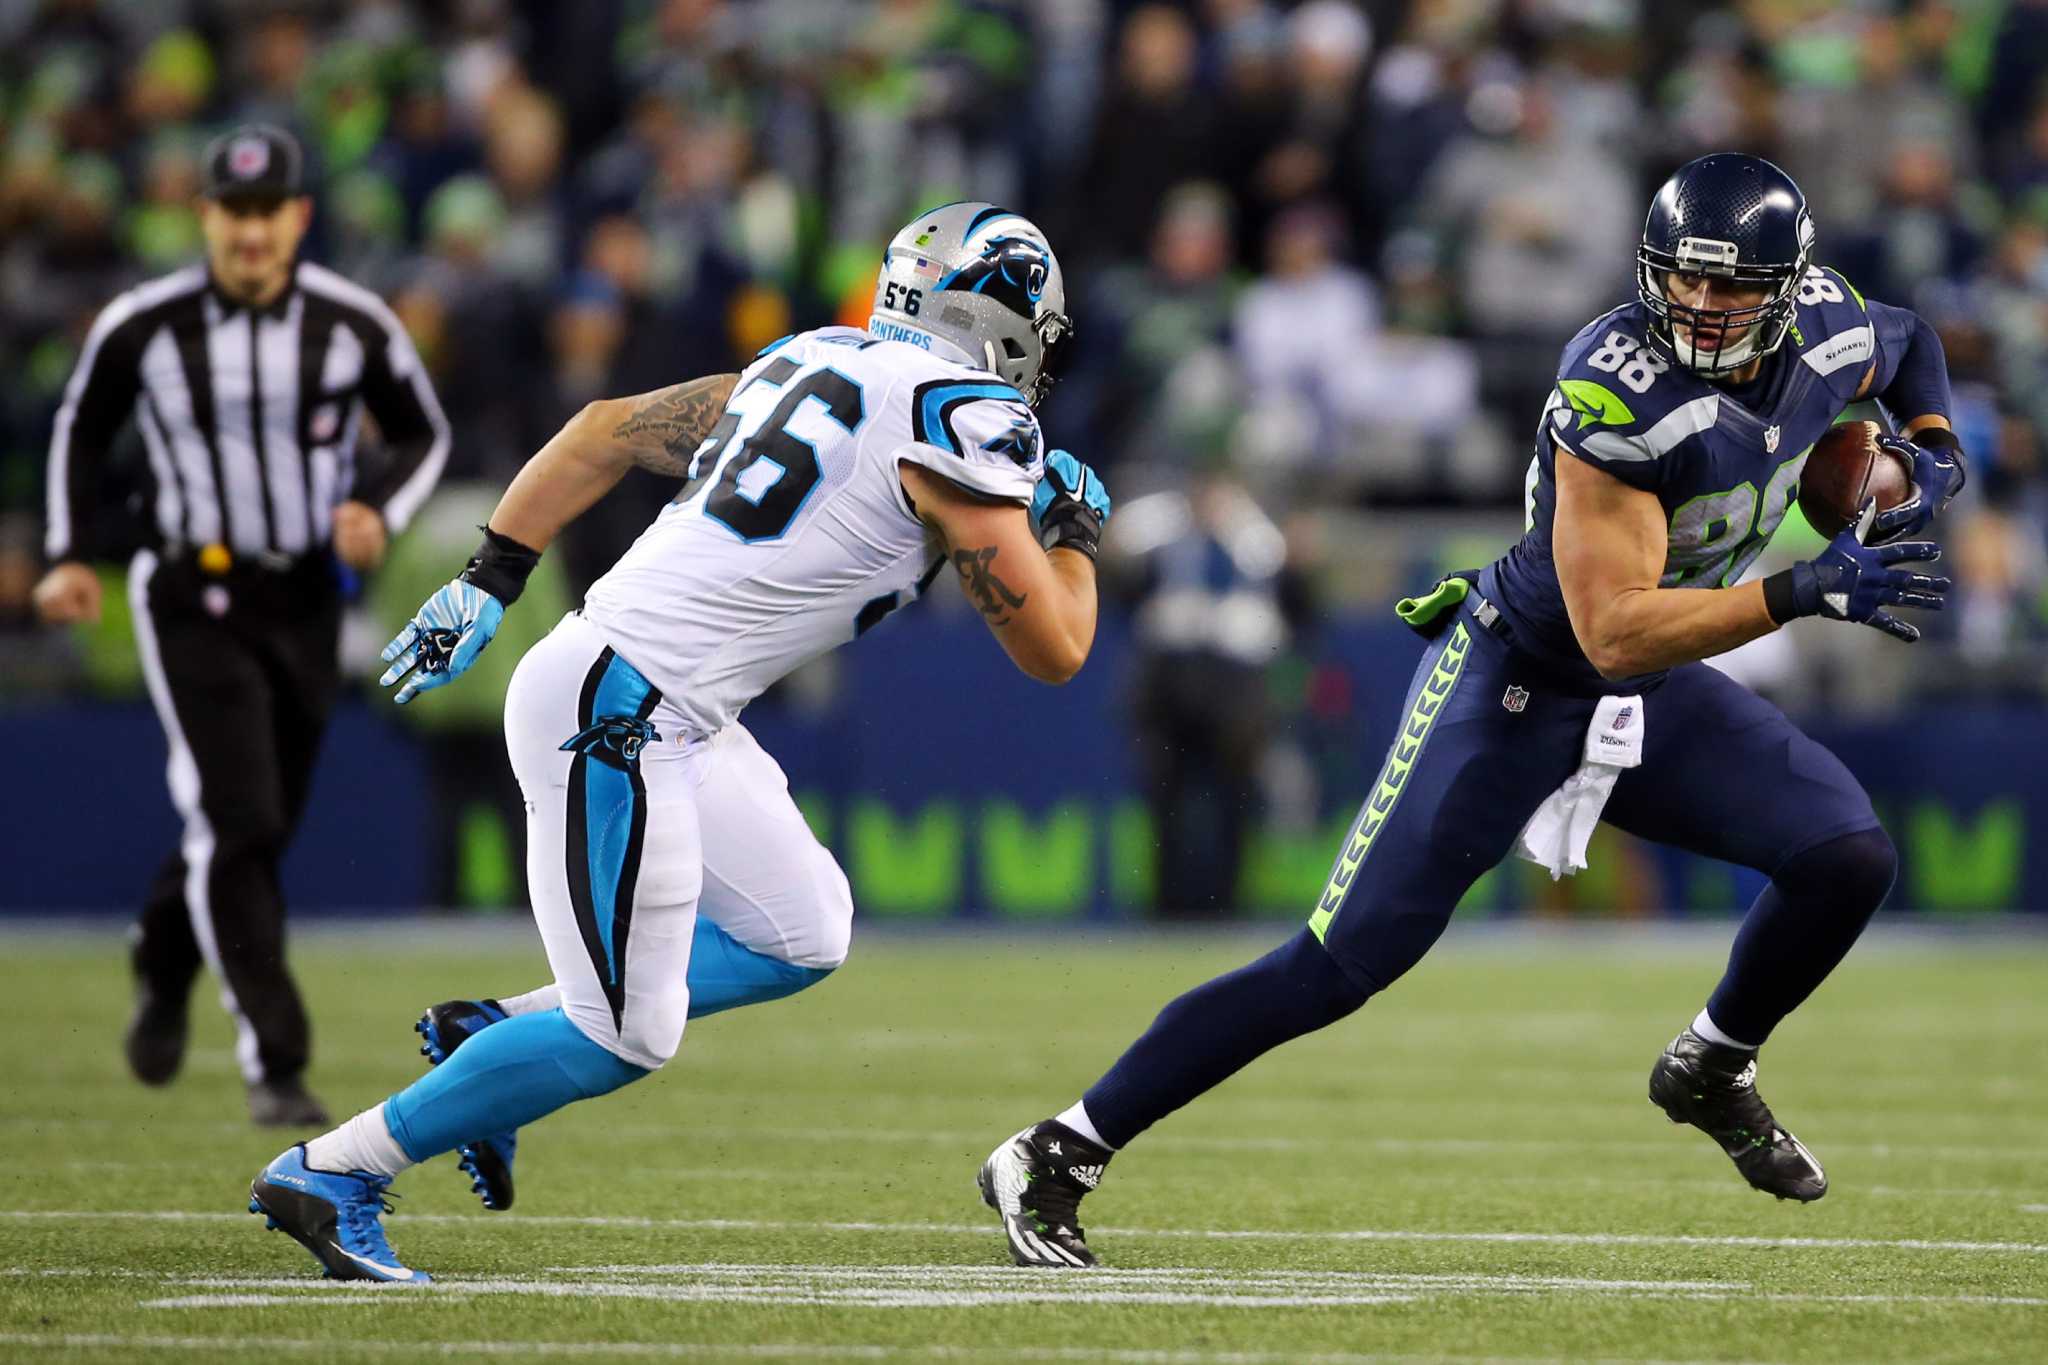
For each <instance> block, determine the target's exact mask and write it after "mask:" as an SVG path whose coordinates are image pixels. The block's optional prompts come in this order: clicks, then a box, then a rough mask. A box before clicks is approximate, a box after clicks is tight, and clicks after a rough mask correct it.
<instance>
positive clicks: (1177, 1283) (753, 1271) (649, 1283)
mask: <svg viewBox="0 0 2048 1365" xmlns="http://www.w3.org/2000/svg"><path fill="white" fill-rule="evenodd" d="M165 1282H166V1283H167V1284H177V1285H179V1286H180V1287H183V1288H187V1289H192V1288H201V1289H211V1290H213V1291H215V1292H211V1293H196V1294H195V1293H185V1294H177V1295H171V1296H166V1297H161V1298H150V1299H144V1300H142V1301H141V1303H140V1305H139V1306H140V1307H143V1308H151V1309H183V1310H192V1309H201V1310H205V1309H218V1308H245V1307H252V1306H281V1305H282V1306H288V1305H291V1304H294V1303H320V1304H328V1303H335V1302H354V1303H367V1302H371V1301H373V1300H374V1301H375V1302H377V1303H379V1304H389V1305H397V1304H408V1305H415V1306H428V1305H434V1304H445V1303H448V1302H450V1301H461V1300H468V1299H473V1298H477V1297H481V1296H495V1295H509V1296H516V1297H533V1298H549V1299H603V1300H623V1301H629V1302H651V1303H748V1304H755V1305H762V1304H775V1305H779V1306H787V1307H843V1308H884V1309H901V1308H922V1309H961V1308H989V1307H1003V1306H1016V1305H1019V1304H1040V1303H1058V1304H1061V1305H1062V1306H1065V1307H1068V1308H1073V1307H1078V1306H1082V1305H1089V1306H1099V1305H1132V1304H1140V1305H1149V1306H1170V1307H1201V1308H1212V1309H1213V1308H1358V1307H1373V1306H1379V1305H1387V1304H1398V1303H1413V1302H1417V1301H1420V1300H1425V1299H1472V1298H1501V1297H1510V1298H1512V1297H1565V1298H1572V1297H1596V1298H1622V1299H1658V1300H1729V1301H1733V1300H1741V1301H1744V1302H1755V1301H1758V1300H1762V1301H1767V1302H1772V1303H1790V1304H1861V1305H1877V1306H1887V1305H1905V1304H1912V1305H1943V1306H1950V1307H1962V1306H1968V1307H2000V1308H2048V1298H2035V1297H2024V1296H2016V1295H1993V1294H1809V1293H1793V1292H1785V1293H1780V1292H1768V1291H1759V1290H1758V1289H1757V1288H1756V1287H1755V1286H1754V1285H1752V1284H1749V1283H1746V1282H1741V1281H1727V1280H1704V1281H1702V1280H1637V1279H1597V1278H1589V1277H1582V1276H1545V1275H1513V1274H1508V1275H1489V1274H1480V1273H1454V1274H1377V1273H1368V1272H1347V1271H1255V1272H1249V1273H1236V1272H1230V1271H1221V1270H1213V1269H1153V1270H1097V1271H1091V1272H1088V1273H1085V1274H1079V1275H1059V1276H1054V1275H1047V1274H1044V1273H1042V1272H1035V1271H1020V1270H1017V1269H1014V1268H1010V1267H983V1266H926V1265H895V1266H856V1267H838V1266H790V1265H751V1264H731V1263H721V1262H714V1263H709V1264H702V1265H695V1264H666V1265H646V1266H612V1267H597V1268H590V1269H571V1270H568V1271H567V1277H566V1278H560V1279H555V1278H538V1277H532V1276H479V1277H474V1278H464V1279H447V1280H441V1281H437V1282H435V1283H434V1284H433V1285H430V1286H427V1287H425V1288H423V1289H414V1288H408V1289H400V1290H397V1291H396V1292H394V1291H393V1290H391V1289H390V1288H380V1289H376V1290H372V1291H371V1292H370V1293H368V1294H364V1293H362V1292H360V1290H358V1289H355V1288H352V1287H350V1286H347V1285H335V1284H332V1283H328V1282H323V1281H314V1280H303V1279H292V1278H283V1279H280V1278H255V1279H250V1278H237V1277H210V1278H208V1277H196V1278H195V1277H182V1278H181V1277H165Z"/></svg>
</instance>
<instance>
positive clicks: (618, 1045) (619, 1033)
mask: <svg viewBox="0 0 2048 1365" xmlns="http://www.w3.org/2000/svg"><path fill="white" fill-rule="evenodd" d="M562 1013H563V1014H564V1015H565V1016H567V1018H568V1020H569V1022H570V1023H572V1024H574V1025H575V1026H576V1031H577V1032H578V1033H580V1034H582V1035H583V1037H584V1038H586V1039H587V1040H589V1041H590V1042H591V1043H593V1044H595V1045H596V1046H597V1047H598V1048H599V1049H601V1050H602V1051H603V1052H605V1053H606V1054H607V1055H608V1056H610V1057H611V1058H612V1059H613V1060H614V1061H616V1062H618V1063H620V1064H622V1065H624V1066H627V1067H631V1068H633V1069H634V1072H635V1073H636V1075H645V1074H646V1073H648V1072H650V1071H659V1070H661V1068H662V1067H663V1066H665V1065H666V1064H667V1063H668V1060H669V1058H671V1057H673V1056H675V1055H676V1049H677V1048H679V1047H681V1046H682V1042H683V1020H684V1015H683V1012H682V1011H681V1010H677V1011H674V1012H673V1013H674V1016H675V1017H674V1018H673V1019H670V1018H669V1017H668V1015H669V1014H670V1011H667V1010H660V1011H650V1010H644V1009H643V1010H639V1011H631V1012H629V1015H631V1016H638V1015H644V1014H659V1015H661V1016H662V1017H661V1018H641V1017H628V1018H627V1019H626V1020H625V1021H624V1024H623V1026H620V1025H617V1024H615V1023H614V1022H613V1020H612V1016H611V1011H610V1009H609V1008H607V1007H603V1006H595V1007H593V1006H590V1005H572V1004H570V1003H568V1002H566V1001H565V1002H563V1005H562ZM603 1070H604V1068H602V1067H600V1068H598V1071H599V1072H601V1071H603ZM593 1076H594V1077H597V1072H593ZM616 1084H623V1082H618V1083H616ZM616 1084H614V1085H612V1086H607V1087H606V1088H607V1089H615V1088H616ZM598 1093H602V1091H600V1092H598Z"/></svg>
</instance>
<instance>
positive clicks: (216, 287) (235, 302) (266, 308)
mask: <svg viewBox="0 0 2048 1365" xmlns="http://www.w3.org/2000/svg"><path fill="white" fill-rule="evenodd" d="M206 292H207V293H209V294H211V295H213V301H214V302H215V303H217V304H219V305H220V311H221V316H222V317H230V318H231V317H233V316H234V315H235V314H237V313H239V312H242V311H244V310H247V311H249V312H252V313H254V314H255V315H256V316H257V317H258V318H270V319H282V318H284V317H286V316H287V315H288V314H289V313H290V311H291V304H292V295H294V294H296V293H298V292H299V263H298V262H297V261H294V262H292V272H291V274H290V275H288V276H286V277H285V282H284V288H282V289H280V290H278V291H277V297H276V298H274V299H272V300H271V301H270V302H269V303H266V304H264V305H263V306H262V307H261V308H257V307H253V306H251V305H250V304H247V303H244V302H242V300H240V299H238V298H236V297H235V296H234V295H233V294H230V293H228V292H227V291H226V290H225V289H222V288H221V287H220V282H219V281H218V280H216V279H214V277H213V271H212V270H210V269H209V270H208V271H207V272H206Z"/></svg>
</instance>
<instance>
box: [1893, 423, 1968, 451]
mask: <svg viewBox="0 0 2048 1365" xmlns="http://www.w3.org/2000/svg"><path fill="white" fill-rule="evenodd" d="M1907 439H1908V440H1910V441H1912V443H1913V444H1914V445H1916V446H1919V447H1921V448H1922V449H1925V450H1953V451H1955V452H1956V453H1957V454H1958V455H1960V454H1962V451H1963V443H1962V442H1961V441H1960V440H1958V439H1957V438H1956V434H1955V433H1954V432H1953V431H1950V430H1949V429H1948V428H1947V427H1922V428H1920V430H1918V431H1916V432H1914V433H1913V434H1912V435H1911V436H1910V437H1908V438H1907Z"/></svg>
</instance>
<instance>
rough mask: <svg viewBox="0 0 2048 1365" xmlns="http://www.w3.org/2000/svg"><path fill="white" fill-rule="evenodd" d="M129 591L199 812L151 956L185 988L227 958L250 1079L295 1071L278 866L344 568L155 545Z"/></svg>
mask: <svg viewBox="0 0 2048 1365" xmlns="http://www.w3.org/2000/svg"><path fill="white" fill-rule="evenodd" d="M128 600H129V604H130V606H131V607H132V608H133V610H134V617H135V638H136V645H137V649H138V651H139V652H140V655H141V659H142V669H143V674H144V676H145V677H146V678H147V680H148V683H149V695H150V700H151V701H152V702H153V703H154V704H155V706H156V712H157V718H158V719H159V720H160V721H162V723H163V727H164V737H165V739H166V740H167V741H168V742H169V746H170V763H169V767H168V771H167V775H168V778H169V782H170V788H171V801H172V804H173V805H175V806H176V807H177V809H178V814H179V816H180V818H181V819H182V820H183V821H184V833H183V836H182V837H181V839H180V840H179V844H178V847H177V849H176V850H174V851H173V852H172V854H171V856H170V857H169V858H168V859H166V860H165V862H164V865H163V867H162V869H161V870H160V871H159V872H158V873H157V877H156V881H155V883H154V885H153V886H152V888H151V890H150V894H149V899H148V901H147V903H146V904H145V905H144V906H143V910H142V919H141V922H140V924H139V926H138V932H137V936H136V946H135V953H134V963H135V967H136V970H137V971H138V972H140V973H141V974H142V975H143V976H144V977H145V978H147V979H148V980H149V981H150V982H151V983H152V984H153V985H154V986H155V987H156V988H157V989H158V990H160V991H166V992H173V993H176V994H177V995H180V996H182V995H183V994H184V993H186V992H189V991H190V990H191V988H192V983H193V980H194V978H195V977H196V976H197V974H198V971H199V968H200V966H201V964H202V963H203V964H205V965H207V966H210V967H211V968H213V971H214V974H215V976H216V977H217V978H218V979H219V981H220V984H221V1003H222V1004H223V1005H224V1006H226V1008H227V1011H228V1013H229V1015H230V1016H231V1017H232V1018H233V1019H234V1021H235V1031H236V1047H235V1056H236V1060H237V1061H238V1062H239V1064H240V1066H241V1071H242V1077H243V1079H244V1080H245V1081H248V1082H249V1083H251V1084H254V1083H255V1082H257V1081H265V1080H267V1081H283V1080H290V1079H292V1078H294V1077H296V1076H298V1075H299V1073H300V1072H302V1071H304V1070H305V1068H306V1061H307V1057H308V1055H309V1051H310V1046H311V1044H310V1039H309V1036H308V1029H307V1025H306V1010H305V1006H304V1005H303V1004H302V1003H301V1001H300V999H299V990H298V987H297V986H296V985H295V984H294V983H293V981H292V977H291V973H290V971H289V970H288V969H287V967H286V965H285V928H284V915H285V907H284V895H283V890H282V886H281V884H280V882H279V876H278V868H279V864H280V862H281V861H282V860H283V857H284V851H285V846H286V845H287V844H288V843H289V842H290V840H291V836H292V832H293V830H294V829H296V828H297V826H298V823H299V817H300V815H301V814H302V813H303V812H304V810H305V805H306V794H307V791H308V789H309V788H310V786H311V784H312V776H313V761H314V758H315V756H316V755H317V754H318V752H319V748H320V738H321V735H322V733H323V732H324V731H325V730H326V728H327V717H328V714H329V712H330V711H331V710H332V708H333V704H334V696H335V692H336V690H337V688H338V687H339V683H340V677H339V666H338V663H337V661H336V641H337V637H338V634H339V631H340V621H341V601H340V595H339V593H338V591H337V589H336V586H335V582H334V572H333V568H332V566H331V565H330V564H329V563H327V562H326V560H325V558H324V556H322V557H319V558H308V559H307V560H304V561H301V562H300V563H299V564H298V565H297V566H295V567H293V568H291V569H288V570H284V571H278V572H272V571H269V570H265V569H261V568H258V567H255V566H250V567H248V568H242V567H239V566H238V567H237V568H236V569H234V570H231V571H230V572H229V573H228V574H226V575H222V576H218V577H215V576H209V575H205V574H202V573H201V572H200V571H199V569H198V568H197V566H196V565H195V564H194V563H193V562H192V560H191V559H190V558H189V557H184V558H180V557H171V558H159V556H158V555H157V554H156V553H154V552H152V551H147V550H145V551H143V552H142V553H141V554H139V555H137V556H136V557H135V561H134V563H133V564H132V566H131V567H130V570H129V577H128Z"/></svg>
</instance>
